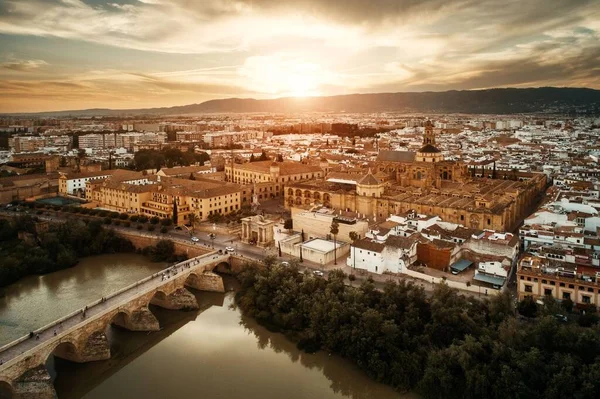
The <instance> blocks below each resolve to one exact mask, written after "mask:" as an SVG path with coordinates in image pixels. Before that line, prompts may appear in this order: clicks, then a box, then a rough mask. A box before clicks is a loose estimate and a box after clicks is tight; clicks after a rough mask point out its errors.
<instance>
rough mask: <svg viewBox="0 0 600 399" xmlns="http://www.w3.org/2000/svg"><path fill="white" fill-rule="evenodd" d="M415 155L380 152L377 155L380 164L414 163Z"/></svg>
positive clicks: (410, 152)
mask: <svg viewBox="0 0 600 399" xmlns="http://www.w3.org/2000/svg"><path fill="white" fill-rule="evenodd" d="M414 160H415V153H414V152H412V151H388V150H380V151H379V154H377V161H378V162H414Z"/></svg>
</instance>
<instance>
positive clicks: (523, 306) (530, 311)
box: [517, 296, 538, 317]
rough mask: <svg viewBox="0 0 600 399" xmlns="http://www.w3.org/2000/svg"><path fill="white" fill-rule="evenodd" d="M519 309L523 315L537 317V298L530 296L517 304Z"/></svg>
mask: <svg viewBox="0 0 600 399" xmlns="http://www.w3.org/2000/svg"><path fill="white" fill-rule="evenodd" d="M517 310H518V311H519V314H520V315H522V316H525V317H536V316H537V313H538V305H537V303H535V300H534V299H533V298H532V297H530V296H528V297H525V299H523V300H522V301H521V302H519V305H517Z"/></svg>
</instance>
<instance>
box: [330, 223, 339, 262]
mask: <svg viewBox="0 0 600 399" xmlns="http://www.w3.org/2000/svg"><path fill="white" fill-rule="evenodd" d="M329 232H330V233H331V234H332V235H333V264H334V265H337V255H336V249H337V244H336V238H337V235H338V233H339V232H340V224H339V223H338V222H337V220H335V219H333V220H332V221H331V226H330V227H329Z"/></svg>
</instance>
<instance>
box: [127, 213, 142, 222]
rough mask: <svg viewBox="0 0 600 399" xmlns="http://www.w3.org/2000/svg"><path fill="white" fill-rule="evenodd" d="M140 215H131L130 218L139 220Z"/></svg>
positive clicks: (133, 220) (134, 220)
mask: <svg viewBox="0 0 600 399" xmlns="http://www.w3.org/2000/svg"><path fill="white" fill-rule="evenodd" d="M139 218H140V217H139V216H138V215H131V217H130V218H129V220H131V221H132V222H133V223H135V222H137V221H138V220H139Z"/></svg>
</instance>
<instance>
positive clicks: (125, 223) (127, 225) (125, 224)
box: [123, 222, 131, 227]
mask: <svg viewBox="0 0 600 399" xmlns="http://www.w3.org/2000/svg"><path fill="white" fill-rule="evenodd" d="M123 226H125V227H131V222H124V223H123Z"/></svg>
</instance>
